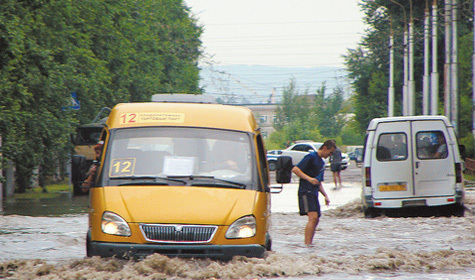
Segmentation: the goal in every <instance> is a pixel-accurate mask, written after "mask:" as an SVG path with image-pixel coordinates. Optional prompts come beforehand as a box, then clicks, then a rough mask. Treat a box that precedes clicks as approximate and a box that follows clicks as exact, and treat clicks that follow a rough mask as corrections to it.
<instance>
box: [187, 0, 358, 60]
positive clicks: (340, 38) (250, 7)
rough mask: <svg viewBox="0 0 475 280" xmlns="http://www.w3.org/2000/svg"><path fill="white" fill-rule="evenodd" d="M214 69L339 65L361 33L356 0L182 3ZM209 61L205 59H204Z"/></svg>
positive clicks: (191, 0)
mask: <svg viewBox="0 0 475 280" xmlns="http://www.w3.org/2000/svg"><path fill="white" fill-rule="evenodd" d="M185 3H186V5H187V6H188V7H190V8H191V11H192V14H193V15H194V17H195V18H196V19H198V23H199V24H200V25H202V26H203V27H204V34H203V35H202V38H201V39H202V41H203V46H204V48H205V49H204V50H205V53H206V54H207V55H208V56H211V57H212V61H213V62H214V63H215V64H217V65H233V64H247V65H270V66H283V67H320V66H332V67H343V64H342V63H343V60H342V58H341V55H343V54H346V50H347V49H348V48H355V47H356V46H357V43H358V42H359V41H360V38H361V35H362V34H363V32H364V28H365V26H364V24H363V22H362V16H363V13H362V12H361V11H360V9H359V6H358V3H359V1H358V0H185ZM207 59H208V60H209V58H207Z"/></svg>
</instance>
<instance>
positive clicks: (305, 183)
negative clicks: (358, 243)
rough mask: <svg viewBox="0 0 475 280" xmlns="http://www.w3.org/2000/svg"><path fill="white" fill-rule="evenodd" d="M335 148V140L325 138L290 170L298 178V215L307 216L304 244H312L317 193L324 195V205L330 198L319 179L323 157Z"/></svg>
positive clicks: (321, 178)
mask: <svg viewBox="0 0 475 280" xmlns="http://www.w3.org/2000/svg"><path fill="white" fill-rule="evenodd" d="M335 149H336V145H335V142H333V141H332V140H327V141H325V143H323V145H322V146H321V147H320V148H319V149H318V151H316V152H311V153H309V154H308V155H306V156H305V157H304V158H303V159H302V160H301V161H300V162H299V163H298V164H297V165H296V166H294V167H293V168H292V172H293V173H294V174H295V175H297V176H299V178H300V181H299V191H298V197H299V209H300V215H302V216H303V215H307V216H308V222H307V226H306V227H305V244H307V245H311V244H312V241H313V236H314V234H315V229H316V228H317V225H318V221H319V218H320V216H321V212H320V204H319V203H318V193H319V192H321V193H322V195H323V196H324V197H325V204H326V205H329V204H330V199H329V197H328V195H327V193H326V192H325V190H324V189H323V186H322V184H320V181H323V172H324V171H325V163H324V162H323V159H324V158H328V157H329V156H331V154H332V153H333V151H334V150H335Z"/></svg>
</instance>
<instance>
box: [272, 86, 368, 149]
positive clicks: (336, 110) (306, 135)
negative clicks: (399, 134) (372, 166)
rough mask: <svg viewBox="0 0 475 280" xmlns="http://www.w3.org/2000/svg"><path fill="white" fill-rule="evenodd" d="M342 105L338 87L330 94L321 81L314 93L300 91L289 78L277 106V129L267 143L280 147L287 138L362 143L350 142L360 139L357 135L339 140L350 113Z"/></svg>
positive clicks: (343, 101) (341, 94) (341, 92)
mask: <svg viewBox="0 0 475 280" xmlns="http://www.w3.org/2000/svg"><path fill="white" fill-rule="evenodd" d="M344 105H345V100H344V99H343V90H342V89H340V88H336V89H334V91H333V93H332V94H327V93H326V87H325V84H323V85H322V86H321V87H320V88H319V89H317V90H316V92H315V94H308V93H306V92H305V93H304V94H299V92H298V91H297V89H296V82H295V80H291V81H290V83H289V85H288V86H286V87H285V88H284V91H283V95H282V102H281V104H280V105H278V106H277V109H276V120H275V121H274V128H275V130H276V131H275V132H274V133H272V134H271V135H270V137H269V140H268V141H267V142H266V145H267V147H268V148H269V149H281V148H283V147H284V146H285V143H287V142H289V141H290V142H293V141H296V140H313V141H324V140H325V139H337V141H338V143H341V144H347V145H348V144H361V142H356V143H355V142H351V141H359V140H360V138H358V137H350V138H347V139H345V141H340V140H341V139H343V138H341V137H340V134H341V133H342V131H343V128H344V126H345V123H347V122H348V118H347V117H348V114H350V113H351V109H350V110H349V109H348V107H345V106H344ZM349 106H350V107H351V105H349ZM347 131H350V130H347ZM348 140H349V141H348Z"/></svg>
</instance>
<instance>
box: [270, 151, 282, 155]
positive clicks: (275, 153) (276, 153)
mask: <svg viewBox="0 0 475 280" xmlns="http://www.w3.org/2000/svg"><path fill="white" fill-rule="evenodd" d="M267 154H268V155H280V154H282V150H270V151H267Z"/></svg>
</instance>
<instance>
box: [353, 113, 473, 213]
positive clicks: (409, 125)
mask: <svg viewBox="0 0 475 280" xmlns="http://www.w3.org/2000/svg"><path fill="white" fill-rule="evenodd" d="M363 154H364V159H363V191H362V196H363V203H364V208H365V217H374V216H376V215H377V214H379V213H380V212H384V210H387V209H398V208H406V207H416V206H425V207H421V210H422V211H424V209H427V210H430V209H431V207H434V206H442V207H439V208H440V210H447V211H450V212H449V213H450V214H454V215H458V216H462V215H463V213H464V205H463V199H464V192H465V191H464V183H463V178H462V160H461V157H460V153H459V147H458V144H457V138H456V135H455V131H454V128H453V126H452V125H451V124H450V122H449V121H448V120H447V118H446V117H444V116H410V117H389V118H377V119H373V120H372V121H371V122H370V124H369V126H368V129H367V132H366V141H365V146H364V151H363ZM427 206H428V207H427ZM432 209H434V208H432ZM436 209H438V208H436Z"/></svg>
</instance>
